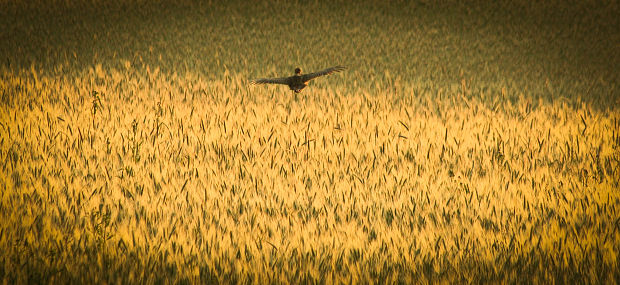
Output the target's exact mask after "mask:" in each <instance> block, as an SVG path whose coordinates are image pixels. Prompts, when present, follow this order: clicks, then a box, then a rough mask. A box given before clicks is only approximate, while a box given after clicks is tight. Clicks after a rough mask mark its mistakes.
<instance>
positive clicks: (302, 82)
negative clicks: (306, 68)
mask: <svg viewBox="0 0 620 285" xmlns="http://www.w3.org/2000/svg"><path fill="white" fill-rule="evenodd" d="M345 68H346V67H344V66H340V65H339V66H334V67H330V68H327V69H323V70H321V71H317V72H312V73H308V74H301V68H299V67H298V68H295V75H293V76H289V77H280V78H260V79H255V80H252V81H251V82H252V84H267V83H271V84H284V85H288V87H289V88H291V90H292V91H293V92H295V97H297V93H299V92H301V90H302V89H304V88H306V86H308V81H310V80H312V79H315V78H317V77H319V76H323V75H329V74H332V73H334V72H340V71H343V70H344V69H345Z"/></svg>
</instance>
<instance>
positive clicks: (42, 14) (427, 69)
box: [0, 0, 620, 108]
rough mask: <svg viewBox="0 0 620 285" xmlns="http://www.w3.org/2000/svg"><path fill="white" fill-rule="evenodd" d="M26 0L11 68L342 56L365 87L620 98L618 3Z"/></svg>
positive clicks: (282, 62) (282, 64) (5, 11)
mask: <svg viewBox="0 0 620 285" xmlns="http://www.w3.org/2000/svg"><path fill="white" fill-rule="evenodd" d="M15 2H17V3H15ZM26 2H27V3H22V2H21V1H10V0H8V1H7V0H3V1H0V27H2V29H0V41H1V42H2V44H0V62H1V63H0V64H1V66H3V67H9V68H11V69H18V70H19V69H28V68H29V67H30V65H31V64H34V65H35V66H36V67H37V69H41V70H43V71H48V72H59V73H63V74H65V73H66V71H67V70H69V71H71V72H79V71H80V70H83V69H85V68H88V67H91V66H93V65H95V64H102V66H103V67H104V69H105V68H107V67H114V66H117V65H119V64H120V60H121V59H122V60H129V61H131V62H132V63H133V66H134V67H139V66H141V65H149V66H151V68H154V67H160V68H161V69H162V71H163V72H178V73H181V74H182V73H183V72H186V71H191V72H197V73H200V74H203V75H204V76H206V77H207V78H214V79H215V78H221V77H223V76H224V72H225V70H228V71H229V72H232V73H235V74H243V75H247V77H249V78H252V77H255V76H258V75H262V74H265V73H266V72H267V73H271V74H272V75H275V74H276V73H278V74H279V73H283V72H287V73H288V72H292V69H293V68H294V67H296V66H302V67H304V68H305V69H306V70H313V69H318V68H323V67H325V66H327V65H334V64H346V65H348V66H350V68H351V71H350V72H348V73H347V74H348V75H347V76H348V78H347V81H346V82H352V81H354V80H358V81H359V82H358V83H357V85H356V86H359V87H361V88H368V87H376V83H377V81H378V79H380V78H381V77H382V76H384V75H385V72H386V71H389V73H390V74H391V75H392V76H399V77H400V79H401V81H404V82H408V83H412V84H414V85H415V86H416V87H417V88H420V89H424V90H427V89H430V90H432V91H437V90H440V89H444V90H445V89H447V88H449V86H450V85H451V84H460V83H461V81H462V80H466V81H467V82H468V85H469V87H470V88H471V89H472V91H473V93H474V94H476V93H487V94H488V93H495V94H497V93H500V91H501V89H502V88H505V90H506V91H507V93H510V94H520V93H522V94H526V95H528V96H532V97H542V98H544V99H547V100H557V99H558V98H567V99H569V100H574V101H576V102H577V103H579V102H581V101H585V102H587V103H595V104H596V105H597V106H601V107H604V108H607V107H609V106H615V105H618V104H617V103H618V98H619V96H620V95H618V94H620V92H619V87H618V82H620V76H619V72H618V66H620V50H619V49H620V32H619V29H618V27H620V20H619V19H620V17H617V15H619V14H620V7H619V4H618V2H617V1H568V2H567V1H542V2H535V3H531V1H516V3H515V1H491V3H487V2H489V1H480V3H475V2H470V3H466V4H464V3H460V1H454V2H458V3H453V1H440V3H435V2H432V1H430V2H427V1H363V2H362V3H358V1H354V2H349V1H335V2H333V1H258V2H253V3H246V2H244V1H222V2H225V3H220V1H214V2H210V1H208V2H207V3H203V1H198V2H199V3H193V2H192V1H180V3H176V1H170V2H175V3H174V4H172V3H168V1H132V0H118V1H42V2H41V3H39V2H37V1H34V3H32V2H31V1H26ZM55 2H57V3H55ZM66 2H69V4H67V3H66ZM93 2H95V3H97V4H92V3H93ZM86 3H90V4H86ZM60 65H63V66H64V69H60ZM63 70H64V72H63ZM386 83H387V84H389V82H386ZM474 96H475V95H474ZM612 103H613V104H612Z"/></svg>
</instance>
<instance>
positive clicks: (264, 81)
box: [250, 77, 289, 85]
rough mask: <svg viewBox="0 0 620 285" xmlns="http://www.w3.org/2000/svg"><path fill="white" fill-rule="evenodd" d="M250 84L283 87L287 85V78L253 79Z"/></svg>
mask: <svg viewBox="0 0 620 285" xmlns="http://www.w3.org/2000/svg"><path fill="white" fill-rule="evenodd" d="M250 82H251V83H252V84H268V83H271V84H284V85H288V83H289V78H288V77H281V78H259V79H254V80H252V81H250Z"/></svg>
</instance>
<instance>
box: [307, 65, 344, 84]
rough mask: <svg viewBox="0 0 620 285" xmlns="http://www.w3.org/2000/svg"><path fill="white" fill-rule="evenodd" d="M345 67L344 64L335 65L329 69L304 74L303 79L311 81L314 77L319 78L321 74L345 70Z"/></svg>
mask: <svg viewBox="0 0 620 285" xmlns="http://www.w3.org/2000/svg"><path fill="white" fill-rule="evenodd" d="M345 69H346V67H344V66H340V65H339V66H334V67H330V68H327V69H323V70H321V71H317V72H312V73H308V74H304V75H302V77H301V79H302V80H303V82H308V81H310V80H312V79H315V78H317V77H319V76H323V75H329V74H332V73H334V72H340V71H343V70H345Z"/></svg>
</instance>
